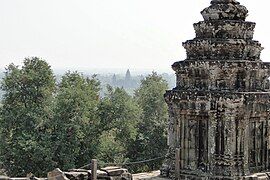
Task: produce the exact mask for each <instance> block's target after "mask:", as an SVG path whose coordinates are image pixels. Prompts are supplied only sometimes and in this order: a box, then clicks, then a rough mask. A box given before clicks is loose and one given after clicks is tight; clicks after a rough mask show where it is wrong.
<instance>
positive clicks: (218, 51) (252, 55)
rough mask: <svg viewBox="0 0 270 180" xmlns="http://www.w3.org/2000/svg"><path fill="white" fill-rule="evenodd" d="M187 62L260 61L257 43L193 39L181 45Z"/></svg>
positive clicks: (236, 40)
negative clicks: (206, 60) (209, 60)
mask: <svg viewBox="0 0 270 180" xmlns="http://www.w3.org/2000/svg"><path fill="white" fill-rule="evenodd" d="M183 46H184V48H185V49H186V51H187V60H204V59H212V60H222V59H224V60H227V59H232V60H254V61H255V60H260V54H261V51H262V50H263V48H262V47H261V44H260V43H259V42H258V41H253V40H243V39H217V38H216V39H194V40H188V41H186V42H184V43H183Z"/></svg>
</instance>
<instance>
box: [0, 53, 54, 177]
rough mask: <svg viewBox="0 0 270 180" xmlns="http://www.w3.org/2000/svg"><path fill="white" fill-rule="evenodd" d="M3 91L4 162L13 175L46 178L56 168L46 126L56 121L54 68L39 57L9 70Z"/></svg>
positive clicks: (0, 148) (0, 153) (0, 136)
mask: <svg viewBox="0 0 270 180" xmlns="http://www.w3.org/2000/svg"><path fill="white" fill-rule="evenodd" d="M1 89H2V90H3V91H4V92H5V94H4V96H3V102H2V103H3V107H2V109H1V116H2V118H1V122H0V124H1V127H2V129H1V131H0V141H1V142H0V160H1V161H2V162H3V165H4V168H5V169H6V170H7V172H8V174H9V175H16V176H25V175H26V174H27V173H30V172H33V173H35V174H36V175H42V174H43V173H44V172H45V171H47V170H48V169H50V168H51V167H52V166H53V163H52V161H51V156H50V154H51V152H50V149H49V148H48V147H47V145H46V144H47V142H48V139H49V138H48V136H47V135H48V133H47V131H48V129H47V127H46V124H47V122H48V121H50V119H51V118H52V112H51V106H50V104H51V102H52V96H53V92H54V90H55V78H54V76H53V72H52V70H51V68H50V66H49V65H48V64H47V63H46V62H45V61H44V60H42V59H39V58H37V57H33V58H26V59H25V60H24V62H23V66H22V68H19V67H18V66H15V65H14V64H10V65H9V66H8V67H7V68H6V72H5V77H4V78H3V81H2V85H1Z"/></svg>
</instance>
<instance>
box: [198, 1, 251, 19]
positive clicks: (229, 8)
mask: <svg viewBox="0 0 270 180" xmlns="http://www.w3.org/2000/svg"><path fill="white" fill-rule="evenodd" d="M201 14H202V16H203V18H204V20H206V21H207V20H242V21H244V20H245V19H246V17H247V15H248V10H247V8H246V7H245V6H242V5H240V4H237V3H229V2H228V3H225V2H224V1H222V3H218V2H217V1H216V3H215V2H213V1H212V5H211V6H210V7H207V8H205V9H204V10H203V11H202V12H201Z"/></svg>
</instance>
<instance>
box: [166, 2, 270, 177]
mask: <svg viewBox="0 0 270 180" xmlns="http://www.w3.org/2000/svg"><path fill="white" fill-rule="evenodd" d="M201 13H202V15H203V18H204V21H202V22H199V23H195V24H194V29H195V32H196V38H195V39H193V40H188V41H186V42H184V43H183V46H184V48H185V49H186V51H187V59H186V60H184V61H179V62H176V63H174V64H173V66H172V67H173V69H174V71H175V72H176V77H177V84H176V87H175V88H174V89H173V90H171V91H167V93H166V94H165V100H166V102H167V104H168V106H169V114H170V120H169V133H168V134H169V137H168V139H169V141H168V144H169V151H168V155H167V159H166V162H165V163H164V166H163V169H162V172H163V174H164V175H167V176H170V177H175V172H176V171H179V172H180V179H245V178H246V179H252V178H253V179H256V178H258V177H260V179H267V178H268V173H260V172H267V171H268V170H269V168H270V167H269V166H270V134H269V133H270V119H269V117H270V84H269V80H268V78H269V76H270V64H269V63H265V62H262V61H261V60H260V53H261V51H262V50H263V48H262V47H261V44H260V43H259V42H258V41H254V40H253V32H254V28H255V23H253V22H246V21H245V18H246V17H247V14H248V10H247V9H246V7H244V6H242V5H240V3H239V2H237V1H235V0H212V1H211V5H210V7H208V8H206V9H204V10H203V11H202V12H201ZM176 149H180V154H179V156H180V161H179V162H178V161H175V152H176V151H175V150H176ZM177 163H179V164H178V166H176V164H177ZM175 167H179V169H175Z"/></svg>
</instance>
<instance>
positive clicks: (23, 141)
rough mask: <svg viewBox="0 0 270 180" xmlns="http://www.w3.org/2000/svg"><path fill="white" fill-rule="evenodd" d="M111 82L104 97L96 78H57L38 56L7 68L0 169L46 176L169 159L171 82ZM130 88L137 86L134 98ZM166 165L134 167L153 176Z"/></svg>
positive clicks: (152, 76) (73, 74) (131, 79)
mask: <svg viewBox="0 0 270 180" xmlns="http://www.w3.org/2000/svg"><path fill="white" fill-rule="evenodd" d="M111 78H112V79H111V81H112V82H111V83H114V84H111V83H107V84H110V85H107V87H106V90H103V92H101V89H102V85H101V81H100V80H99V79H98V76H91V77H87V76H84V75H83V74H80V73H78V72H66V73H65V74H64V75H62V76H61V77H59V80H56V76H55V74H54V73H53V71H52V69H51V67H50V66H49V64H48V63H47V62H46V61H44V60H42V59H39V58H36V57H33V58H27V59H25V60H24V62H23V66H22V67H19V66H15V65H13V64H11V65H9V66H8V67H7V69H6V72H5V74H4V76H3V80H2V81H1V90H2V91H3V93H4V94H5V95H4V96H3V98H2V100H1V106H0V170H1V169H2V170H4V173H6V174H7V175H10V176H25V175H26V174H28V173H33V174H35V175H36V176H40V177H41V176H44V175H45V174H46V173H47V172H48V171H51V170H52V169H54V168H56V167H58V168H61V169H63V170H67V169H71V168H78V167H81V166H83V165H85V164H88V163H89V161H90V159H92V158H96V159H98V160H99V162H108V163H123V162H125V163H128V162H134V161H140V160H145V159H151V158H157V157H161V156H164V154H165V153H166V149H167V146H166V132H167V131H166V124H167V119H168V114H167V106H166V103H165V101H164V98H163V94H164V93H165V90H166V89H168V83H167V82H166V81H165V80H164V79H163V78H162V77H161V76H160V75H158V74H157V73H155V72H153V73H152V74H149V75H148V76H145V77H140V78H139V79H136V78H137V77H132V75H131V73H130V72H129V71H128V72H127V75H126V76H125V78H124V81H125V83H123V84H121V83H120V82H121V81H120V77H119V78H118V77H117V75H115V76H112V77H111ZM103 86H104V85H103ZM124 88H126V89H134V93H132V96H131V95H130V94H129V93H127V91H126V90H125V89H124ZM103 89H105V88H104V87H103ZM102 93H103V95H102V96H101V95H100V94H102ZM161 163H162V162H161V160H159V161H156V162H150V163H147V164H143V165H142V164H140V165H138V166H136V165H135V166H130V167H128V168H129V170H130V171H131V172H139V171H147V170H153V169H158V168H159V167H160V166H161ZM0 174H1V171H0Z"/></svg>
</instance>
